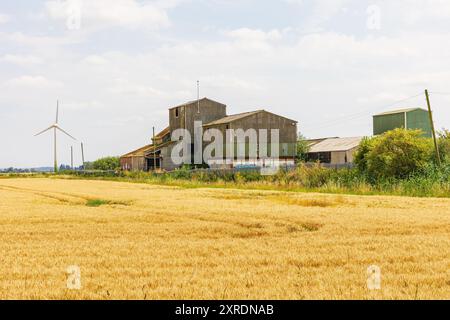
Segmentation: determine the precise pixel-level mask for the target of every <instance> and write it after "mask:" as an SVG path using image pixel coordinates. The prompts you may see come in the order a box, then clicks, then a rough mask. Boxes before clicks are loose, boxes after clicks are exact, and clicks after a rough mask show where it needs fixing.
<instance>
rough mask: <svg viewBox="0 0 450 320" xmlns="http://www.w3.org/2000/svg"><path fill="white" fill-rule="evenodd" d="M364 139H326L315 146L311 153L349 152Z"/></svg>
mask: <svg viewBox="0 0 450 320" xmlns="http://www.w3.org/2000/svg"><path fill="white" fill-rule="evenodd" d="M362 139H363V137H352V138H331V139H326V140H324V141H322V142H319V143H317V144H315V145H313V146H312V147H311V149H310V150H309V153H317V152H335V151H349V150H352V149H354V148H356V147H357V146H359V144H360V143H361V141H362Z"/></svg>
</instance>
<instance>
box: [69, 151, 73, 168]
mask: <svg viewBox="0 0 450 320" xmlns="http://www.w3.org/2000/svg"><path fill="white" fill-rule="evenodd" d="M70 169H72V170H73V146H70Z"/></svg>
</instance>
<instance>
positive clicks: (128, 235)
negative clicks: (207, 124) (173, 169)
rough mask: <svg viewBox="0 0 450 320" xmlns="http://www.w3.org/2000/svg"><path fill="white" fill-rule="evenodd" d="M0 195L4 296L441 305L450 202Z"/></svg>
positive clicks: (0, 186) (3, 182)
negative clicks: (372, 277)
mask: <svg viewBox="0 0 450 320" xmlns="http://www.w3.org/2000/svg"><path fill="white" fill-rule="evenodd" d="M0 195H1V197H0V243H1V254H0V259H1V260H0V261H1V263H0V298H2V299H449V298H450V251H449V250H450V249H449V248H450V199H416V198H400V197H378V196H372V197H362V196H340V195H323V194H322V195H320V194H301V193H285V192H274V191H245V190H230V189H182V188H176V187H162V186H155V185H146V184H130V183H120V182H105V181H82V180H63V179H0ZM73 265H75V266H79V268H80V272H81V278H80V279H81V289H80V290H73V289H68V287H67V279H68V276H69V274H68V273H67V268H68V267H69V266H73ZM371 265H376V266H379V267H380V268H381V290H369V289H368V287H367V278H368V276H367V268H368V267H369V266H371Z"/></svg>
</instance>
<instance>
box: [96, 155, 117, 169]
mask: <svg viewBox="0 0 450 320" xmlns="http://www.w3.org/2000/svg"><path fill="white" fill-rule="evenodd" d="M92 167H93V169H94V170H116V169H118V168H120V160H119V157H105V158H101V159H98V160H96V161H94V162H93V163H92Z"/></svg>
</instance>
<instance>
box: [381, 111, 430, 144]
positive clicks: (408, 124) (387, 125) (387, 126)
mask: <svg viewBox="0 0 450 320" xmlns="http://www.w3.org/2000/svg"><path fill="white" fill-rule="evenodd" d="M397 128H405V129H411V130H413V129H421V130H422V131H423V132H424V136H426V137H432V132H431V124H430V118H429V115H428V111H427V110H424V109H421V108H408V109H401V110H393V111H389V112H384V113H380V114H377V115H374V116H373V134H374V135H379V134H383V133H385V132H386V131H389V130H393V129H397Z"/></svg>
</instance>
